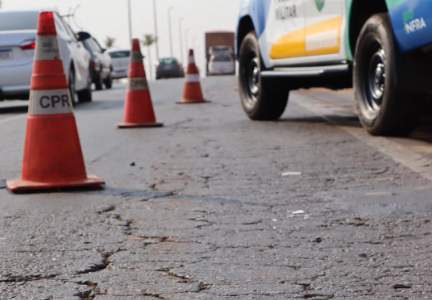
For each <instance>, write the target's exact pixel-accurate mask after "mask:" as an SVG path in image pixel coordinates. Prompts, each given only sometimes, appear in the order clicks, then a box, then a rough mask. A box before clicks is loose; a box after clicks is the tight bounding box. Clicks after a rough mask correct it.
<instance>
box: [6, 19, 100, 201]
mask: <svg viewBox="0 0 432 300" xmlns="http://www.w3.org/2000/svg"><path fill="white" fill-rule="evenodd" d="M103 184H105V183H104V181H102V180H101V179H99V178H98V177H96V176H87V174H86V169H85V164H84V159H83V155H82V151H81V144H80V141H79V136H78V130H77V126H76V122H75V116H74V114H73V109H72V102H71V97H70V93H69V87H68V82H67V80H66V75H65V72H64V69H63V62H62V60H61V56H60V51H59V44H58V40H57V32H56V27H55V22H54V15H53V13H52V12H41V13H40V15H39V22H38V34H37V40H36V56H35V62H34V71H33V76H32V82H31V92H30V105H29V112H28V118H27V133H26V139H25V147H24V159H23V168H22V179H17V180H11V181H8V182H7V188H8V189H9V190H10V191H12V192H18V193H19V192H30V191H41V190H52V189H57V190H58V189H62V188H90V187H100V186H101V185H103Z"/></svg>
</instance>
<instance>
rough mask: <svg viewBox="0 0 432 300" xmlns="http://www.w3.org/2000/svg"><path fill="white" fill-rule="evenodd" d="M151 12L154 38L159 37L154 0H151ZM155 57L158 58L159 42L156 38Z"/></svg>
mask: <svg viewBox="0 0 432 300" xmlns="http://www.w3.org/2000/svg"><path fill="white" fill-rule="evenodd" d="M153 14H154V28H155V38H156V39H159V35H158V27H157V8H156V0H153ZM156 59H157V60H159V43H158V41H157V40H156Z"/></svg>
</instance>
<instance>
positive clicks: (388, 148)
mask: <svg viewBox="0 0 432 300" xmlns="http://www.w3.org/2000/svg"><path fill="white" fill-rule="evenodd" d="M293 96H294V97H292V102H294V103H295V104H296V105H298V106H300V107H303V108H304V109H306V110H308V111H310V112H312V113H314V114H316V115H318V116H320V117H322V118H324V119H325V120H326V121H328V122H329V123H331V124H333V125H335V126H337V127H339V128H341V129H343V130H344V131H345V132H347V133H349V134H351V135H352V136H354V137H355V138H357V139H358V140H359V141H361V142H363V143H365V144H367V145H368V146H371V147H373V148H375V149H377V150H378V151H380V152H382V153H384V154H385V155H387V156H389V157H391V158H392V159H393V160H394V161H396V162H398V163H400V164H402V165H403V166H405V167H407V168H409V169H411V170H412V171H414V172H416V173H418V174H420V175H421V176H423V177H424V178H426V179H428V180H430V181H432V160H431V159H429V158H427V157H424V156H422V155H420V154H418V153H416V152H414V151H412V150H410V149H409V148H406V147H403V146H402V145H400V144H398V143H395V142H393V141H391V140H389V139H388V138H384V137H373V136H371V135H369V134H368V133H367V132H366V131H365V130H364V129H363V128H357V127H352V126H347V125H348V124H349V123H350V121H349V120H347V119H345V118H343V117H342V116H341V117H335V116H334V110H333V109H331V108H329V105H328V103H327V104H325V105H323V104H321V103H319V101H318V100H316V101H314V102H313V103H311V101H310V99H309V96H305V95H302V94H301V92H300V93H299V92H296V93H293Z"/></svg>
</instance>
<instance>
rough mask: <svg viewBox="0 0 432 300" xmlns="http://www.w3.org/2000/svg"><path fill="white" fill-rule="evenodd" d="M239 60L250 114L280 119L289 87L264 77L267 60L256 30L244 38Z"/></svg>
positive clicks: (255, 117) (254, 117) (242, 94)
mask: <svg viewBox="0 0 432 300" xmlns="http://www.w3.org/2000/svg"><path fill="white" fill-rule="evenodd" d="M239 63H240V75H239V85H240V88H239V91H240V97H241V102H242V106H243V109H244V111H245V112H246V114H247V115H248V117H249V118H251V119H252V120H277V119H279V118H280V117H281V116H282V114H283V113H284V111H285V108H286V106H287V103H288V96H289V89H288V88H287V87H286V86H284V85H283V84H280V83H279V82H274V81H273V80H269V79H264V78H261V70H263V63H262V61H261V59H260V52H259V46H258V39H257V37H256V34H255V32H250V33H249V34H248V35H247V36H246V37H245V38H244V40H243V42H242V44H241V47H240V52H239Z"/></svg>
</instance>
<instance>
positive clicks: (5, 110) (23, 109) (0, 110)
mask: <svg viewBox="0 0 432 300" xmlns="http://www.w3.org/2000/svg"><path fill="white" fill-rule="evenodd" d="M27 111H28V106H27V105H25V106H7V107H0V115H5V114H17V113H23V114H26V113H27Z"/></svg>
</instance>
